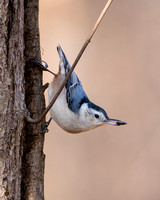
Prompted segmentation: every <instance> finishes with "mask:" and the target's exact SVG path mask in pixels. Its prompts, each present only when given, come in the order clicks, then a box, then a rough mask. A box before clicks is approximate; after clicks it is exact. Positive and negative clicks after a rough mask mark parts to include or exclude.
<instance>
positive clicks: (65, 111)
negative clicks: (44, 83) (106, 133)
mask: <svg viewBox="0 0 160 200" xmlns="http://www.w3.org/2000/svg"><path fill="white" fill-rule="evenodd" d="M62 81H63V79H61V78H60V77H58V78H57V79H56V78H55V79H54V81H52V82H51V83H50V85H49V89H48V99H49V102H50V101H51V100H52V98H53V96H54V95H55V93H56V91H57V89H58V88H59V86H60V84H61V82H62ZM50 114H51V117H52V118H53V120H54V121H55V122H56V123H57V124H58V125H59V126H60V127H61V128H62V129H64V130H65V131H67V132H70V133H79V132H82V131H84V130H83V129H82V125H80V122H79V120H80V119H79V116H78V114H75V113H74V112H72V111H71V110H70V109H69V108H68V104H67V101H66V89H65V88H64V89H63V90H62V92H61V93H60V95H59V97H58V98H57V100H56V101H55V103H54V104H53V106H52V108H51V109H50Z"/></svg>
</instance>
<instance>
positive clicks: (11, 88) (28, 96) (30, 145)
mask: <svg viewBox="0 0 160 200" xmlns="http://www.w3.org/2000/svg"><path fill="white" fill-rule="evenodd" d="M24 2H25V4H24ZM24 19H25V20H24ZM35 58H36V59H39V60H40V45H39V30H38V0H33V1H31V0H30V1H29V0H25V1H24V0H1V1H0V200H6V199H15V200H19V199H44V195H43V187H44V186H43V181H44V178H43V175H44V155H43V142H44V134H43V133H42V132H43V128H44V120H43V122H41V123H39V124H38V125H32V124H28V123H25V119H24V116H23V112H24V111H25V110H26V106H27V108H28V110H29V112H30V113H31V116H32V117H36V116H37V115H39V114H40V113H41V112H42V111H43V110H44V108H45V102H44V96H43V91H42V89H41V88H42V74H41V71H40V70H38V69H37V68H36V67H34V66H33V64H31V60H32V59H35ZM28 63H30V64H28ZM25 81H26V83H25Z"/></svg>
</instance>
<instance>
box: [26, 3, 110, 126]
mask: <svg viewBox="0 0 160 200" xmlns="http://www.w3.org/2000/svg"><path fill="white" fill-rule="evenodd" d="M112 1H113V0H108V2H107V3H106V5H105V7H104V9H103V11H102V12H101V14H100V16H99V18H98V20H97V22H96V24H95V25H94V27H93V29H92V31H91V33H90V35H89V36H88V38H87V40H86V41H85V43H84V44H83V46H82V48H81V50H80V52H79V54H78V56H77V57H76V59H75V61H74V63H73V65H72V67H71V69H70V71H69V72H68V74H67V76H66V78H65V79H64V81H63V83H62V85H61V86H60V88H59V90H58V91H57V93H56V95H55V96H54V97H53V99H52V101H51V102H50V104H49V105H48V106H47V108H46V109H45V110H44V112H43V113H42V114H41V115H40V116H39V117H38V118H37V119H32V118H31V117H30V116H26V120H27V122H30V123H33V124H38V123H39V122H40V121H41V120H42V119H43V118H44V117H45V115H46V114H47V113H48V111H49V110H50V109H51V107H52V105H53V104H54V102H55V101H56V99H57V98H58V96H59V94H60V93H61V91H62V90H63V88H64V86H65V85H66V83H67V81H68V79H69V77H70V75H71V73H72V72H73V70H74V68H75V67H76V65H77V63H78V61H79V60H80V58H81V56H82V54H83V52H84V51H85V49H86V47H87V46H88V44H89V43H90V41H91V39H92V37H93V35H94V33H95V32H96V30H97V28H98V26H99V24H100V22H101V21H102V19H103V17H104V15H105V13H106V11H107V10H108V8H109V6H110V5H111V3H112Z"/></svg>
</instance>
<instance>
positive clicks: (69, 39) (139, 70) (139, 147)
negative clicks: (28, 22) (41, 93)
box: [40, 0, 160, 200]
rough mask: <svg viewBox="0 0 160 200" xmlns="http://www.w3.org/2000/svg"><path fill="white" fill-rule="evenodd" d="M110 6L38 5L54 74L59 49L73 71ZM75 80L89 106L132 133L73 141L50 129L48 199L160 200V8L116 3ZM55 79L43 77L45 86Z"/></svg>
mask: <svg viewBox="0 0 160 200" xmlns="http://www.w3.org/2000/svg"><path fill="white" fill-rule="evenodd" d="M105 3H106V0H99V1H96V0H81V1H78V0H45V1H42V0H40V36H41V51H42V58H43V60H45V61H46V62H47V63H48V64H49V68H50V69H51V70H52V71H54V72H57V70H58V62H59V57H58V54H57V51H56V46H57V44H58V43H59V44H61V46H62V48H63V50H64V52H65V53H66V56H67V57H68V59H69V61H70V63H71V64H72V63H73V61H74V59H75V57H76V56H77V54H78V52H79V50H80V48H81V46H82V44H83V43H84V41H85V39H86V38H87V36H88V34H89V33H90V31H91V29H92V27H93V25H94V24H95V22H96V20H97V17H98V16H99V14H100V12H101V10H102V9H103V7H104V5H105ZM76 72H77V74H78V76H79V78H80V80H81V82H82V84H83V86H84V89H85V91H86V93H87V94H88V96H89V98H90V99H91V100H92V101H93V102H94V103H96V104H98V105H100V106H101V107H103V108H104V109H105V110H106V111H107V113H108V115H109V116H110V117H113V118H118V119H121V120H124V121H126V122H127V123H128V125H127V126H122V127H113V126H109V125H108V126H107V125H106V126H103V127H100V128H97V129H95V130H91V131H89V132H86V133H81V134H77V135H72V134H68V133H66V132H64V131H63V130H62V129H61V128H59V127H58V126H57V125H56V124H55V123H54V122H53V121H52V123H51V125H50V127H49V129H50V131H49V133H47V134H46V138H45V154H46V165H45V199H46V200H106V199H109V200H160V131H159V126H160V78H159V74H160V1H159V0H153V1H149V0H138V1H133V0H114V2H113V4H112V5H111V7H110V9H109V10H108V12H107V14H106V15H105V18H104V19H103V21H102V23H101V25H100V26H99V28H98V30H97V32H96V34H95V35H94V37H93V39H92V42H91V43H90V44H89V46H88V47H87V49H86V51H85V53H84V55H83V56H82V58H81V60H80V62H79V63H78V65H77V68H76ZM51 79H52V75H50V74H48V73H47V72H45V73H44V83H46V82H50V80H51ZM46 94H47V93H46ZM46 99H47V97H46ZM47 104H48V101H47ZM47 118H49V115H48V116H47Z"/></svg>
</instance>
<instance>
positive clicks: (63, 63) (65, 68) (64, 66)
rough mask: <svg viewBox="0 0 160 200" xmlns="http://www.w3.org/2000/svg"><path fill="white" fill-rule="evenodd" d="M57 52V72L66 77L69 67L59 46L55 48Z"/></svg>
mask: <svg viewBox="0 0 160 200" xmlns="http://www.w3.org/2000/svg"><path fill="white" fill-rule="evenodd" d="M57 51H58V54H59V57H60V62H59V68H60V69H59V71H60V73H61V74H65V75H67V74H68V72H69V70H70V68H71V66H70V64H69V62H68V60H67V58H66V56H65V54H64V52H63V50H62V48H61V46H60V45H58V46H57Z"/></svg>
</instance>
